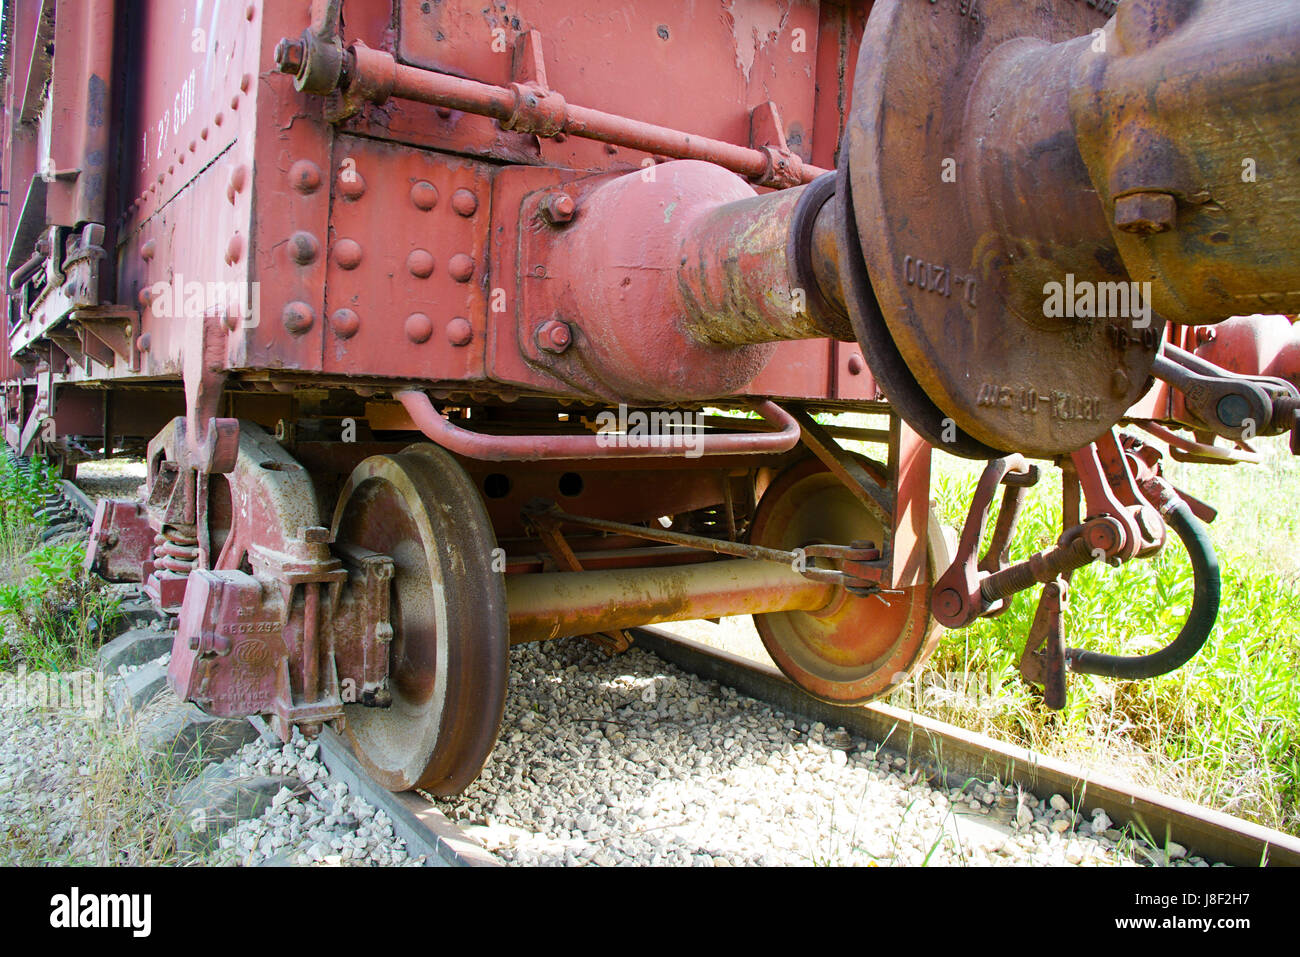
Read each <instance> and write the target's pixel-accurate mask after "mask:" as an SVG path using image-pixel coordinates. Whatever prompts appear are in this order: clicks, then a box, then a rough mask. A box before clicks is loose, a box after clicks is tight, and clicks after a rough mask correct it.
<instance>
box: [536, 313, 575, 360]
mask: <svg viewBox="0 0 1300 957" xmlns="http://www.w3.org/2000/svg"><path fill="white" fill-rule="evenodd" d="M572 342H573V331H572V330H571V329H570V328H569V324H568V323H567V322H564V321H562V320H560V319H548V320H547V321H546V322H544V323H542V324H541V325H540V326H538V328H537V345H538V347H539V348H541V349H542V350H543V351H544V352H553V353H555V354H556V355H559V354H560V353H561V352H563V351H564V350H565V349H567V348H569V345H570V344H571V343H572Z"/></svg>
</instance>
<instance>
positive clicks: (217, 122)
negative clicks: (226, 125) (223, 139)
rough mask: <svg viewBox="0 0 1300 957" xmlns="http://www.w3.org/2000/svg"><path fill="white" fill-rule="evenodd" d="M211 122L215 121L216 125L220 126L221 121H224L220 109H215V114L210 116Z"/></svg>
mask: <svg viewBox="0 0 1300 957" xmlns="http://www.w3.org/2000/svg"><path fill="white" fill-rule="evenodd" d="M212 122H213V123H216V124H217V126H220V125H221V124H222V123H223V122H225V117H224V116H222V115H221V111H220V110H217V115H216V116H214V117H213V118H212Z"/></svg>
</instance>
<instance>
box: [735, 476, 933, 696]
mask: <svg viewBox="0 0 1300 957" xmlns="http://www.w3.org/2000/svg"><path fill="white" fill-rule="evenodd" d="M863 465H864V466H865V467H866V468H867V470H868V472H870V473H871V476H872V478H875V479H877V480H880V481H882V482H883V476H881V475H880V473H879V470H878V469H877V468H875V467H874V466H873V465H871V464H869V463H867V462H866V461H865V460H864V461H863ZM883 538H884V532H883V530H882V529H881V526H880V523H879V521H877V520H876V519H875V518H874V517H873V516H872V515H871V513H870V512H868V511H867V509H866V508H865V507H864V506H863V505H862V504H861V503H860V502H859V501H858V500H857V499H856V498H855V497H854V496H853V494H852V493H851V492H850V491H849V490H848V489H847V488H845V487H844V485H843V484H841V482H840V481H839V479H837V478H836V477H835V476H834V475H832V474H831V473H830V472H828V471H827V470H826V467H825V466H824V465H822V463H821V462H820V461H819V460H818V459H815V458H808V459H805V460H803V461H802V462H798V463H796V464H795V465H792V466H790V467H789V468H788V469H786V471H784V472H783V473H781V475H779V476H778V477H777V478H776V479H775V481H773V482H772V484H771V485H770V486H769V487H768V488H767V489H766V491H765V492H764V493H763V497H762V499H761V500H760V501H759V504H758V509H757V512H756V513H755V515H754V521H753V525H752V527H751V531H750V541H751V542H752V543H754V544H756V545H765V546H768V547H770V548H783V549H793V548H798V547H800V546H804V545H810V544H824V543H836V544H847V543H849V542H851V541H858V540H868V541H874V542H880V541H882V540H883ZM928 544H929V559H930V560H929V562H928V568H927V575H926V580H925V581H924V582H923V583H922V584H921V585H918V586H916V587H913V588H908V589H905V590H904V593H903V594H901V595H883V594H882V595H880V596H879V597H875V596H872V597H867V598H861V597H858V596H855V595H851V594H849V593H848V592H847V591H844V590H842V589H841V590H840V591H839V593H838V594H837V596H836V597H835V599H834V600H832V601H831V603H830V604H829V605H827V606H826V607H825V608H823V609H821V610H820V611H816V612H809V611H786V612H775V613H773V614H769V615H755V616H754V625H755V627H756V628H757V629H758V634H759V636H760V637H761V638H762V639H763V645H764V647H766V648H767V652H768V654H769V655H771V656H772V660H773V661H775V662H776V665H777V667H778V668H780V669H781V671H782V672H784V673H785V675H786V677H788V678H789V679H790V680H791V681H793V682H794V683H795V684H796V685H798V686H799V687H800V688H802V689H803V690H804V691H806V692H807V693H808V694H810V695H812V696H813V697H815V698H820V699H821V700H822V701H827V702H830V703H831V704H860V703H861V702H863V701H867V700H870V699H871V698H875V697H878V696H880V695H882V694H885V693H887V692H889V691H890V690H892V689H893V688H894V687H895V686H896V685H898V684H899V683H901V681H902V680H903V677H905V676H906V675H908V674H910V673H911V672H912V671H914V670H915V669H916V668H918V667H919V666H920V665H921V664H922V663H923V662H924V661H925V660H926V658H928V657H929V656H930V653H931V652H932V651H934V647H935V645H936V644H937V642H938V640H939V626H938V625H937V624H936V623H935V621H934V620H933V619H932V618H931V617H930V588H931V582H932V581H933V578H934V575H935V574H936V571H935V568H936V566H937V565H940V564H941V563H943V556H944V555H945V553H946V552H947V546H946V545H945V543H944V538H943V533H942V528H941V527H940V525H939V524H938V521H937V520H936V519H935V517H934V515H933V514H931V516H930V536H929V543H928Z"/></svg>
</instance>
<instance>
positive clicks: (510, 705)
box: [437, 640, 1133, 867]
mask: <svg viewBox="0 0 1300 957" xmlns="http://www.w3.org/2000/svg"><path fill="white" fill-rule="evenodd" d="M511 655H512V667H511V674H510V689H509V694H508V696H507V699H506V715H505V720H504V723H503V726H502V729H503V731H502V736H501V739H500V741H499V742H498V744H497V747H496V750H495V751H494V752H493V755H492V761H491V772H492V773H491V777H490V779H486V780H484V779H481V780H479V781H477V782H475V783H474V784H473V785H471V786H470V788H468V789H467V790H466V791H465V793H464V794H462V795H459V796H458V797H454V798H447V799H442V800H439V801H438V802H437V804H438V805H439V806H440V807H441V808H442V809H443V810H444V811H445V812H446V813H447V814H448V816H450V817H451V818H452V819H453V820H456V821H458V822H460V823H461V825H462V826H465V825H471V826H474V829H475V835H476V836H477V837H478V838H479V839H480V840H482V841H483V842H484V844H485V845H486V846H487V848H488V849H489V850H490V851H491V852H493V853H494V854H497V855H498V856H499V857H500V858H501V859H502V860H504V861H506V862H508V863H511V864H522V865H533V866H536V865H541V866H566V865H567V866H577V865H592V866H602V867H606V866H615V865H668V866H682V865H687V866H712V867H728V866H756V865H807V864H823V863H825V864H836V865H864V866H865V865H875V866H879V865H890V864H898V865H903V866H918V865H920V864H922V863H923V862H924V863H927V864H928V865H931V866H934V865H959V864H965V863H984V864H998V865H1008V864H1010V865H1022V866H1025V865H1041V866H1050V865H1053V864H1056V865H1060V864H1063V863H1066V860H1067V856H1066V855H1067V847H1066V843H1065V841H1063V839H1062V835H1061V833H1059V832H1058V831H1056V830H1053V829H1052V827H1051V821H1052V820H1054V819H1055V818H1054V817H1053V818H1049V814H1050V813H1051V812H1049V811H1048V804H1047V802H1039V801H1037V800H1031V795H1028V794H1027V793H1026V794H1017V793H1016V792H1015V790H1014V789H1011V790H1008V789H1007V788H1006V787H1005V786H1003V785H1001V784H999V783H996V782H994V783H993V784H991V785H981V786H980V789H979V794H980V795H981V796H983V797H986V798H989V799H991V804H992V805H993V806H989V805H986V804H984V803H983V802H982V801H981V800H980V799H979V798H978V797H976V796H975V795H974V794H973V793H972V790H971V789H966V790H963V789H961V788H953V789H952V790H951V791H946V790H944V791H935V790H933V789H932V788H931V787H930V786H928V784H927V783H926V782H927V781H928V780H929V778H928V777H927V775H928V774H929V773H930V772H928V771H927V770H926V769H924V768H918V767H912V768H909V767H908V763H907V760H906V759H905V758H902V757H895V756H894V755H892V754H886V753H884V752H879V753H878V752H877V747H876V745H875V744H871V743H867V742H862V741H860V740H858V739H855V738H854V736H853V735H851V734H849V733H848V732H846V731H844V729H842V728H827V727H826V726H824V725H822V724H820V723H817V722H813V723H807V724H801V723H800V722H797V721H793V720H791V719H789V718H787V717H786V716H785V715H782V714H780V713H778V712H774V711H772V710H771V709H769V708H767V707H766V706H764V705H762V704H760V703H757V702H753V701H750V700H748V699H746V698H743V697H741V696H739V695H737V694H735V693H734V692H731V691H729V690H726V689H719V688H718V686H717V685H715V684H712V683H710V682H707V681H704V680H701V679H698V678H696V677H694V676H691V675H687V674H684V673H682V672H680V671H678V670H676V669H675V668H672V667H671V666H668V665H665V664H664V663H663V662H661V661H660V660H659V659H657V658H654V657H651V656H649V655H647V654H645V653H643V652H640V651H637V650H633V651H630V652H628V653H626V654H624V655H620V656H618V657H614V658H610V657H607V656H605V655H604V653H603V652H600V651H598V650H596V649H594V648H590V647H589V646H587V645H586V644H584V643H582V642H579V641H576V640H575V641H566V642H563V643H554V644H552V645H550V646H548V647H546V648H545V650H543V648H542V647H538V646H520V647H518V648H515V649H513V650H512V652H511ZM649 688H654V689H655V692H654V700H653V703H651V702H650V701H649V700H647V699H648V698H649V695H648V694H647V693H646V691H647V689H649ZM515 732H522V733H520V734H516V733H515ZM602 761H603V763H602ZM945 787H946V786H945ZM503 794H508V797H509V800H508V802H506V805H505V807H503V806H502V804H501V803H500V801H501V796H502V795H503ZM1004 799H1005V804H1004V803H1003V800H1004ZM1067 809H1068V807H1067ZM1058 813H1059V812H1058ZM488 817H491V818H492V820H493V826H492V827H490V828H484V827H481V824H482V822H483V821H485V820H486V819H487V818H488ZM1062 820H1063V821H1064V822H1065V824H1066V828H1067V829H1068V828H1069V827H1070V826H1071V824H1072V821H1071V820H1070V819H1069V818H1068V817H1067V818H1063V819H1062ZM1017 821H1018V822H1019V824H1018V829H1016V830H1013V828H1015V827H1017V825H1016V822H1017ZM1072 843H1074V844H1075V847H1074V850H1073V852H1072V853H1073V854H1074V855H1075V857H1076V858H1077V859H1076V861H1074V863H1078V862H1082V861H1084V860H1085V858H1086V857H1087V855H1086V854H1085V851H1084V849H1083V848H1082V846H1080V845H1078V844H1077V842H1072ZM1088 862H1089V863H1097V864H1103V865H1122V864H1132V863H1133V861H1132V860H1131V859H1130V858H1128V857H1127V856H1124V855H1121V854H1119V853H1118V852H1117V851H1116V850H1115V849H1114V848H1113V847H1109V846H1108V847H1107V848H1105V849H1102V848H1100V847H1099V848H1098V849H1097V850H1096V852H1095V853H1094V854H1093V855H1092V857H1091V858H1090V859H1089V860H1088Z"/></svg>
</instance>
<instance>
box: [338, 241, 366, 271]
mask: <svg viewBox="0 0 1300 957" xmlns="http://www.w3.org/2000/svg"><path fill="white" fill-rule="evenodd" d="M334 262H336V263H338V267H339V268H340V269H356V268H357V267H358V266H360V265H361V244H360V243H359V242H357V241H356V240H355V239H340V240H339V241H338V242H336V243H335V244H334Z"/></svg>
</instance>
